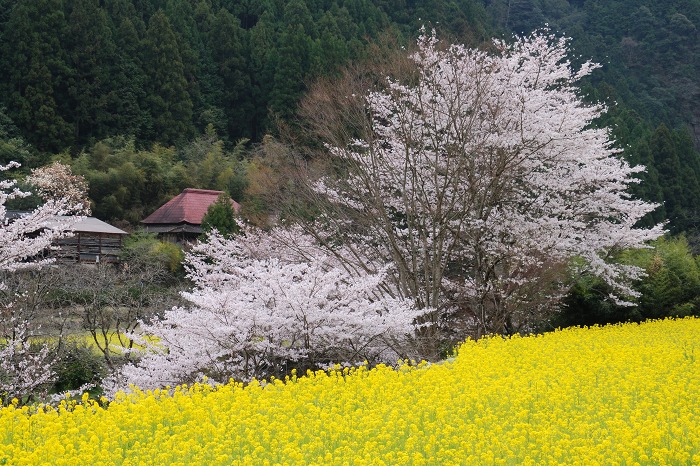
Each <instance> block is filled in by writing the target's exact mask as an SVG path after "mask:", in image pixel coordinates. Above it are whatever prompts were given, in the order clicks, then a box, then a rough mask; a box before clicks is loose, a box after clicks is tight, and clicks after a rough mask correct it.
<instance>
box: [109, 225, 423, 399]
mask: <svg viewBox="0 0 700 466" xmlns="http://www.w3.org/2000/svg"><path fill="white" fill-rule="evenodd" d="M279 237H287V236H286V235H284V234H283V235H280V236H279ZM298 239H299V243H300V244H301V243H304V244H306V245H307V246H308V247H312V241H310V240H309V239H308V238H303V237H300V238H298ZM307 252H308V249H307ZM186 260H187V263H188V268H189V276H190V278H191V279H192V280H193V282H194V284H195V288H194V289H193V290H192V291H190V292H187V293H184V297H185V298H186V299H187V300H188V301H189V302H190V306H189V307H187V308H174V309H171V310H169V311H166V312H165V314H164V317H163V319H161V320H156V321H154V322H153V323H151V324H147V323H144V324H143V325H142V329H141V330H142V332H143V333H144V334H146V335H149V336H151V337H155V340H156V341H157V343H155V344H151V345H150V350H149V352H147V353H146V354H145V355H144V356H143V358H142V359H141V361H140V362H139V363H138V364H129V365H127V366H125V367H124V368H123V369H122V371H121V374H120V376H119V377H117V378H116V379H114V380H112V382H111V383H112V384H114V383H116V384H117V387H121V388H123V387H124V386H125V385H126V384H127V383H132V384H135V385H137V386H139V387H141V388H143V389H148V388H155V387H162V386H164V385H175V384H177V383H182V382H192V381H194V380H197V379H199V378H201V377H202V376H207V377H209V379H210V380H212V381H213V382H225V381H227V380H228V379H229V378H230V377H233V378H235V379H238V380H251V379H252V378H254V377H255V378H261V377H267V376H271V375H275V376H280V375H282V374H284V373H286V372H288V371H289V370H291V369H292V368H295V367H301V368H304V367H308V368H311V367H319V366H320V367H323V365H324V364H330V363H358V362H362V361H368V362H370V363H376V362H388V363H396V361H397V359H398V358H399V357H400V356H403V355H404V354H402V353H401V348H402V344H403V343H404V341H405V339H406V338H407V337H408V336H410V335H411V334H412V333H413V332H414V330H415V327H414V321H415V319H416V318H417V317H419V315H420V314H421V311H419V310H417V309H416V308H415V306H414V305H413V303H412V301H410V300H404V299H392V298H386V297H380V295H379V294H378V293H377V288H378V286H379V285H380V283H381V282H382V281H383V280H384V278H385V272H384V271H380V272H378V273H375V274H364V275H361V276H359V275H351V274H350V273H348V272H347V271H346V270H345V269H343V268H342V266H340V264H339V263H338V262H337V261H336V260H335V259H333V258H332V257H329V256H326V255H323V254H320V253H319V254H312V255H311V256H310V257H309V258H308V259H304V258H303V255H299V253H297V252H295V251H290V250H289V249H287V248H285V247H283V246H282V242H280V241H279V240H278V239H276V236H275V234H274V233H272V234H268V233H263V232H260V231H253V230H248V231H247V234H246V235H241V236H238V237H235V238H230V239H226V238H224V237H222V236H221V235H219V234H218V233H217V232H216V231H214V232H213V233H212V234H210V235H209V237H208V241H207V242H205V243H200V244H199V245H197V246H196V247H195V248H194V249H193V251H192V252H191V253H189V254H188V256H187V259H186Z"/></svg>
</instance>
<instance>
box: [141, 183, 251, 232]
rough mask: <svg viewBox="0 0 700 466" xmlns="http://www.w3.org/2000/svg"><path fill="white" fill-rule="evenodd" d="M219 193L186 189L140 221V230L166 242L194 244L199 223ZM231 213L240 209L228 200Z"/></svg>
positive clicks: (200, 225)
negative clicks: (142, 228) (188, 242)
mask: <svg viewBox="0 0 700 466" xmlns="http://www.w3.org/2000/svg"><path fill="white" fill-rule="evenodd" d="M220 194H223V191H213V190H210V189H195V188H187V189H185V190H184V191H182V192H181V193H180V194H178V195H177V196H175V197H174V198H172V199H171V200H169V201H168V202H166V203H165V204H163V205H162V206H161V207H160V208H159V209H158V210H156V211H155V212H153V213H152V214H151V215H149V216H148V217H146V218H145V219H144V220H142V221H141V223H142V224H143V227H144V230H145V231H147V232H150V233H157V234H158V237H160V238H161V239H164V240H167V241H173V242H182V241H194V240H196V239H197V238H198V237H199V236H200V235H201V234H202V219H203V218H204V215H205V214H206V213H207V209H209V206H210V205H212V204H213V203H215V202H216V199H217V198H218V197H219V195H220ZM231 205H232V206H233V210H234V211H235V212H238V210H239V209H240V205H239V204H238V203H237V202H236V201H234V200H233V199H231Z"/></svg>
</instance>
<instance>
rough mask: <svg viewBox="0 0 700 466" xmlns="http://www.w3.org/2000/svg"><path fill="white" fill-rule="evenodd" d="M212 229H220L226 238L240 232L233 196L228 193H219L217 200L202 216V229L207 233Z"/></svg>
mask: <svg viewBox="0 0 700 466" xmlns="http://www.w3.org/2000/svg"><path fill="white" fill-rule="evenodd" d="M212 230H216V231H218V232H219V233H220V234H221V236H223V237H224V238H229V237H231V236H233V235H236V234H238V233H239V232H240V227H239V226H238V223H237V222H236V212H235V211H234V209H233V205H232V204H231V198H230V197H229V195H228V194H226V193H222V194H219V197H218V198H217V199H216V202H214V203H213V204H212V205H210V206H209V208H208V209H207V213H206V214H205V215H204V218H202V231H204V233H205V234H206V233H210V232H211V231H212Z"/></svg>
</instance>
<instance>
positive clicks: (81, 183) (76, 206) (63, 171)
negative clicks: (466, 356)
mask: <svg viewBox="0 0 700 466" xmlns="http://www.w3.org/2000/svg"><path fill="white" fill-rule="evenodd" d="M27 182H29V183H30V184H32V185H33V186H35V187H36V188H37V190H38V191H39V195H40V196H41V197H42V198H43V199H45V200H53V201H56V202H59V203H66V204H68V205H70V206H72V207H73V210H74V212H73V213H81V214H85V215H90V200H89V199H88V197H87V193H88V183H87V181H86V180H85V178H84V177H83V176H82V175H74V174H73V171H72V170H71V168H70V166H69V165H64V164H62V163H61V162H54V163H52V164H51V165H46V166H44V167H39V168H35V169H33V170H32V173H31V175H29V176H28V177H27Z"/></svg>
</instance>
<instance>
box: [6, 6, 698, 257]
mask: <svg viewBox="0 0 700 466" xmlns="http://www.w3.org/2000/svg"><path fill="white" fill-rule="evenodd" d="M545 24H549V27H550V28H551V29H552V30H554V31H555V32H557V33H561V34H564V35H566V36H569V37H571V38H572V43H571V45H572V49H573V51H574V53H575V60H585V59H589V58H590V59H592V60H593V61H596V62H599V63H602V64H603V68H602V69H600V70H598V71H596V72H595V73H594V77H593V79H591V80H588V81H587V82H585V83H584V85H583V89H582V90H583V92H584V93H586V95H588V96H589V97H590V98H591V99H592V100H597V101H603V102H605V103H607V104H608V105H609V108H610V111H609V113H608V115H607V116H606V117H605V118H604V121H601V124H604V125H609V126H610V127H611V128H613V134H614V137H615V139H616V140H617V143H618V145H619V146H620V147H621V148H624V149H625V154H624V156H625V157H627V158H628V159H629V160H630V161H631V162H633V163H643V164H645V165H646V166H647V167H648V170H647V173H645V174H642V175H641V176H640V177H641V178H643V180H644V183H642V184H640V185H639V186H638V187H635V190H636V192H635V194H636V195H638V196H641V197H643V198H645V199H647V200H651V201H655V202H660V203H661V202H662V203H663V206H662V207H660V208H659V209H658V210H657V211H656V212H655V214H654V215H653V218H651V219H649V223H652V222H656V221H659V220H662V219H668V220H669V221H670V223H669V228H670V230H671V231H672V232H673V233H681V232H683V233H685V234H686V235H687V236H688V237H689V238H690V239H691V243H692V244H697V240H696V238H697V237H698V236H700V212H699V211H698V208H697V207H696V206H697V205H698V199H700V154H699V153H698V147H700V145H699V141H700V105H698V104H699V103H700V79H699V78H698V76H700V43H699V41H698V31H697V26H698V25H700V0H667V1H664V2H658V1H654V0H642V1H639V0H571V1H566V0H426V1H417V0H288V1H284V0H239V1H234V0H0V67H1V68H2V70H3V72H2V73H0V163H4V162H7V161H9V160H19V161H20V162H22V163H23V164H24V166H25V168H31V167H33V166H40V165H43V164H46V163H48V161H49V160H50V159H51V158H56V157H60V158H61V159H62V160H64V161H68V162H70V163H71V165H73V169H74V171H75V172H76V173H80V174H83V175H84V176H86V178H87V179H88V182H89V183H90V196H91V198H92V200H93V202H94V207H95V208H94V210H95V215H96V216H98V217H100V218H103V219H105V220H112V221H115V220H125V221H128V222H131V223H135V222H138V220H140V218H143V216H145V215H146V214H148V213H150V211H152V210H153V209H154V208H155V207H157V205H159V203H161V202H163V201H164V200H165V199H167V198H168V197H169V196H172V195H174V194H177V193H178V192H179V191H180V190H181V189H182V188H184V187H187V186H195V185H196V186H197V187H201V188H217V189H225V190H227V191H229V192H230V193H231V194H232V195H233V196H234V197H235V198H236V199H237V200H241V201H243V202H244V203H245V202H246V200H248V201H249V204H251V205H255V203H256V190H260V189H261V188H260V186H259V184H260V183H258V180H256V176H257V177H260V173H261V172H264V171H265V170H267V171H270V170H274V166H270V164H267V165H265V164H264V163H262V162H261V161H260V160H261V159H260V157H257V156H256V154H258V155H259V154H260V153H261V149H260V148H261V147H263V150H262V152H263V153H265V151H267V152H270V151H272V148H271V147H272V146H271V143H270V141H269V139H268V140H267V144H265V143H264V142H265V135H267V134H273V135H274V134H275V131H276V128H277V127H278V124H279V123H285V122H293V120H294V118H295V111H296V105H297V102H298V101H299V99H300V97H301V96H302V95H303V94H304V92H305V90H306V89H307V86H308V84H309V83H311V82H313V80H314V79H316V78H318V77H321V76H327V75H333V74H335V73H337V72H338V70H339V69H340V68H341V67H342V66H343V65H344V64H346V63H348V62H349V61H351V60H361V59H362V58H364V57H365V56H366V54H367V53H368V50H369V44H372V43H378V42H379V43H385V42H387V41H388V42H392V41H393V42H394V43H395V44H396V45H397V46H400V45H401V44H408V43H409V42H410V41H411V40H413V39H414V38H415V37H416V36H417V34H418V31H419V28H420V26H421V25H427V26H428V27H435V28H436V29H438V31H439V33H440V35H441V37H445V38H455V39H456V40H459V41H461V42H465V43H467V44H469V45H473V46H476V45H479V44H482V43H484V42H485V41H487V40H488V39H489V38H490V37H493V36H505V37H507V36H509V35H511V34H512V33H527V32H530V31H532V30H534V29H536V28H540V27H543V26H544V25H545ZM207 128H208V129H207ZM273 152H274V151H273ZM258 207H259V208H260V209H264V206H258Z"/></svg>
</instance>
